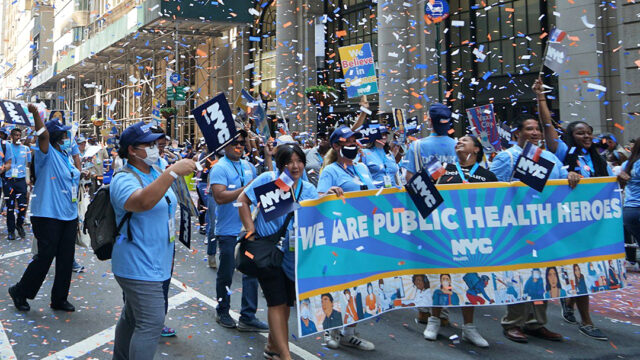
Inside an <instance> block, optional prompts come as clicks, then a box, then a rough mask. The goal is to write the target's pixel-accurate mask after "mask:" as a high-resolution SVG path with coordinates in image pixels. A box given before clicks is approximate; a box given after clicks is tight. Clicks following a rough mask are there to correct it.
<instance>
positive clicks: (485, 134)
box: [467, 104, 502, 152]
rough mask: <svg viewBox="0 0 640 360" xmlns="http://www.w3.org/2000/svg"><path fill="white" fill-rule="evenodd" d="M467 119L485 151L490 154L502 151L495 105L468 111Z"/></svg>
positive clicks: (473, 108) (477, 107)
mask: <svg viewBox="0 0 640 360" xmlns="http://www.w3.org/2000/svg"><path fill="white" fill-rule="evenodd" d="M467 117H468V118H469V122H470V123H471V125H472V126H473V133H474V134H475V136H476V137H477V138H478V140H480V142H481V143H482V146H483V147H484V148H485V150H487V151H490V152H499V151H500V150H502V144H501V142H500V134H499V133H498V126H497V125H496V115H495V113H494V112H493V104H489V105H483V106H476V107H472V108H470V109H467Z"/></svg>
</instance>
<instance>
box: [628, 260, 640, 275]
mask: <svg viewBox="0 0 640 360" xmlns="http://www.w3.org/2000/svg"><path fill="white" fill-rule="evenodd" d="M624 267H625V269H626V270H627V272H640V264H639V263H637V262H631V261H627V260H625V261H624Z"/></svg>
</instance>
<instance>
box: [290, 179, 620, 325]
mask: <svg viewBox="0 0 640 360" xmlns="http://www.w3.org/2000/svg"><path fill="white" fill-rule="evenodd" d="M436 186H437V188H438V190H439V192H440V194H441V195H442V198H443V199H444V201H443V203H442V204H440V206H439V207H438V208H437V209H435V210H433V212H431V214H430V215H429V216H428V217H427V218H426V219H425V218H423V217H422V216H421V215H420V213H419V211H418V209H417V208H416V207H415V205H414V203H413V201H412V200H411V199H410V197H409V196H408V194H407V193H406V192H405V191H404V190H398V189H386V190H384V191H383V192H382V193H381V194H379V195H378V196H376V193H377V190H373V191H361V192H354V193H349V194H346V195H345V199H344V201H343V199H340V198H336V197H335V196H326V197H323V198H321V199H318V200H309V201H302V202H301V208H300V209H298V211H297V214H296V229H297V244H296V286H297V287H296V289H297V296H298V311H299V312H298V313H299V314H304V316H301V317H300V318H299V319H298V324H299V335H300V336H304V335H311V334H313V333H316V332H320V331H323V330H328V329H331V328H338V327H341V326H343V325H348V324H351V323H356V322H359V321H362V320H365V319H368V318H371V317H375V316H377V315H380V314H383V313H385V312H388V311H391V310H394V309H400V308H407V307H415V306H424V307H430V306H480V305H489V304H513V303H518V302H525V301H532V300H538V299H553V298H563V297H568V296H578V295H584V294H592V293H596V292H601V291H609V290H615V289H620V288H622V287H624V286H625V279H626V275H625V270H624V264H623V262H624V236H623V230H622V202H621V199H620V192H618V191H617V190H618V185H617V183H616V180H615V178H613V177H607V178H594V179H582V180H581V182H580V184H579V185H578V186H577V187H576V188H575V189H573V190H571V189H570V188H569V186H567V181H566V180H550V181H549V182H548V183H547V185H546V186H545V187H544V190H543V191H542V192H541V193H539V192H537V191H535V190H533V189H531V188H530V187H528V186H525V185H524V184H522V183H521V182H513V183H500V182H496V183H481V184H447V185H436ZM548 279H551V280H553V282H551V281H550V280H548ZM556 280H557V281H556ZM447 283H448V284H450V286H449V285H446V284H447ZM442 284H445V285H442ZM547 285H548V286H547Z"/></svg>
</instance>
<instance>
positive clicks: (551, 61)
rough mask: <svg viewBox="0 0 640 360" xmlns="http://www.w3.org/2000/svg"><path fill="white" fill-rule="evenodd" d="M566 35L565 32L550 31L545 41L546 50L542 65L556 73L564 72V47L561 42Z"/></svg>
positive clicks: (558, 30)
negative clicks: (547, 39)
mask: <svg viewBox="0 0 640 360" xmlns="http://www.w3.org/2000/svg"><path fill="white" fill-rule="evenodd" d="M566 34H567V33H566V32H564V31H562V30H560V29H553V30H551V34H549V41H547V49H546V51H545V54H544V65H545V66H546V67H548V68H549V69H551V70H553V71H555V72H557V73H560V72H562V71H563V70H564V63H565V58H566V55H565V46H564V45H563V44H562V40H563V39H564V37H565V35H566ZM541 71H542V70H541Z"/></svg>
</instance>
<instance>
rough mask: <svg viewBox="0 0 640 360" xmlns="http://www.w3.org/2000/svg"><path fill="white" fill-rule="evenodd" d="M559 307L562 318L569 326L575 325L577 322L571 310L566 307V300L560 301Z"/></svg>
mask: <svg viewBox="0 0 640 360" xmlns="http://www.w3.org/2000/svg"><path fill="white" fill-rule="evenodd" d="M560 305H561V306H562V318H563V319H564V321H566V322H568V323H569V324H573V325H575V324H577V323H578V320H577V319H576V316H575V315H574V313H573V309H572V308H571V307H569V306H568V305H567V299H560Z"/></svg>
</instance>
